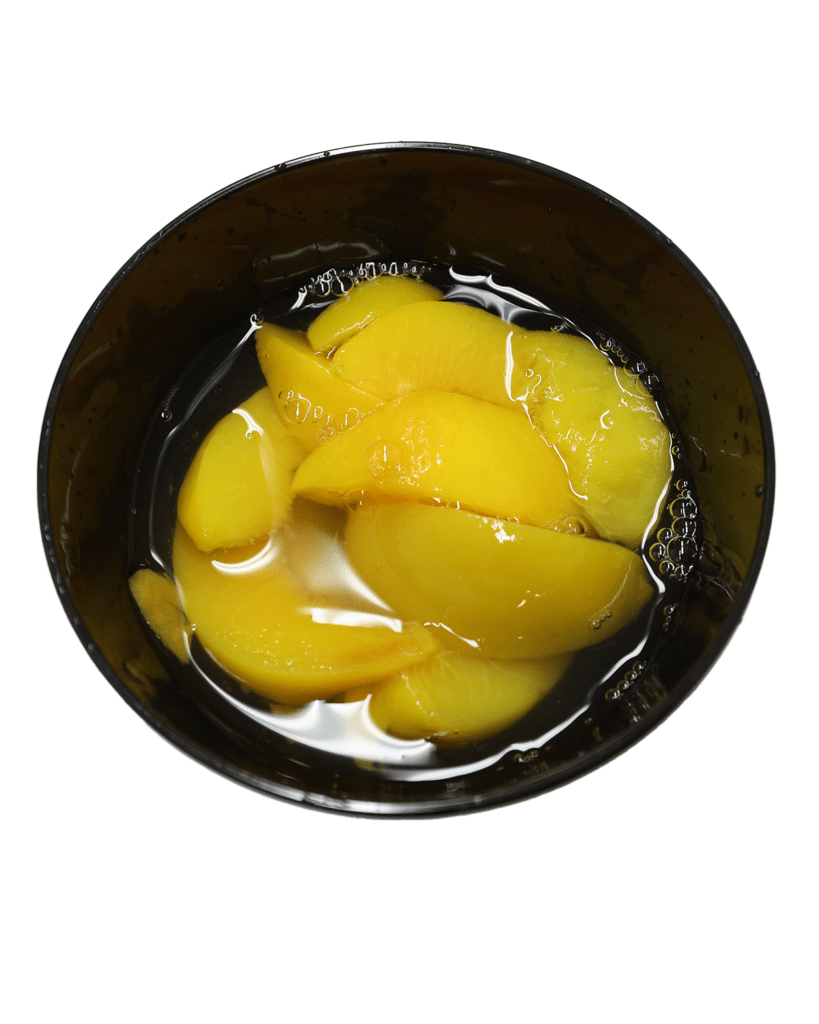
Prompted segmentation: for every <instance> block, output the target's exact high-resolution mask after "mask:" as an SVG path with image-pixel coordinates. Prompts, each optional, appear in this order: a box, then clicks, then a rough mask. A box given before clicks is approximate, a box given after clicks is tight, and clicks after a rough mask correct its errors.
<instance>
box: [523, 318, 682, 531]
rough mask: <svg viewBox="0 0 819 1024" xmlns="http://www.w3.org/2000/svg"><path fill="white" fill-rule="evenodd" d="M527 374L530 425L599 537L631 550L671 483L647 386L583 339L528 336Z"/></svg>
mask: <svg viewBox="0 0 819 1024" xmlns="http://www.w3.org/2000/svg"><path fill="white" fill-rule="evenodd" d="M515 355H516V358H517V359H518V360H519V361H520V362H521V363H522V364H525V365H526V366H527V367H529V368H530V370H531V374H530V376H529V378H528V380H529V382H530V391H529V394H528V396H527V398H526V399H525V400H526V402H527V405H528V408H529V413H530V415H531V417H532V420H533V421H534V422H536V423H537V424H538V426H539V427H540V429H541V430H542V431H543V433H544V435H545V436H546V438H547V439H548V440H549V441H550V442H552V443H553V444H554V445H555V447H556V448H557V450H558V451H559V452H560V454H561V456H562V457H563V459H564V461H565V463H566V468H567V470H568V473H569V479H570V480H571V484H572V489H573V490H574V492H575V493H576V494H577V495H578V500H579V501H580V504H581V506H582V507H583V509H584V511H585V514H586V515H587V516H588V518H589V519H590V520H591V522H592V523H593V524H594V526H595V528H596V529H597V531H598V533H599V534H600V536H601V537H605V538H606V539H607V540H614V541H617V542H619V543H621V544H625V545H626V546H627V547H632V548H636V547H637V546H638V545H639V544H640V543H641V542H642V539H643V536H644V535H645V533H646V531H647V530H648V529H649V528H650V526H651V525H652V524H653V523H654V521H655V519H656V517H657V515H658V514H659V512H660V510H661V503H662V500H663V498H664V497H665V494H666V491H667V490H668V485H669V483H670V482H671V471H672V459H671V436H670V434H669V431H668V428H667V427H666V425H665V423H664V422H663V420H662V418H661V416H660V413H659V410H658V408H657V404H656V402H655V401H654V399H653V398H652V396H651V395H650V394H649V392H648V390H647V389H646V387H645V386H644V385H643V383H642V382H641V381H640V379H639V378H638V377H636V376H635V375H634V374H632V373H629V372H628V371H627V370H625V369H624V368H623V367H622V366H615V365H613V364H612V363H611V362H610V361H609V359H608V357H607V356H606V355H605V353H603V352H601V351H599V350H598V349H596V348H595V347H594V345H592V344H591V342H589V341H587V340H586V339H585V338H578V337H575V336H574V335H570V334H561V333H558V332H554V331H540V332H532V333H531V334H529V335H527V337H526V339H525V340H523V341H520V342H519V343H518V344H517V346H516V348H515Z"/></svg>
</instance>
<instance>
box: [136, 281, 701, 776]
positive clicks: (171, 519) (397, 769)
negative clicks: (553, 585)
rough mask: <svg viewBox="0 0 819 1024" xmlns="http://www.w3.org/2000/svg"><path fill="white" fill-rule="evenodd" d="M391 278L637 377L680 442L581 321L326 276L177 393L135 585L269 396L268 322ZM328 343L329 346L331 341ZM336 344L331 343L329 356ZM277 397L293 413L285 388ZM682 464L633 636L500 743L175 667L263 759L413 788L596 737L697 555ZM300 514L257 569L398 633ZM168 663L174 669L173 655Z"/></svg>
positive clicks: (465, 290)
mask: <svg viewBox="0 0 819 1024" xmlns="http://www.w3.org/2000/svg"><path fill="white" fill-rule="evenodd" d="M383 273H386V274H390V273H393V274H394V275H401V274H405V275H407V276H409V277H413V276H415V277H422V278H423V280H424V282H425V283H428V284H429V285H430V286H433V287H435V288H438V289H440V290H441V291H442V292H443V293H444V296H445V299H446V300H447V301H450V302H457V303H462V304H466V305H469V306H474V307H475V308H476V309H479V310H480V309H482V310H486V311H488V312H491V313H493V314H495V315H497V316H499V317H502V318H503V320H505V321H508V322H509V323H512V324H514V325H515V326H518V327H521V328H524V329H525V330H527V331H541V330H546V331H558V332H562V333H566V334H571V335H579V336H581V337H585V338H587V339H588V340H589V342H590V343H591V344H593V345H594V346H595V347H597V348H599V349H601V350H603V351H605V352H607V353H609V356H610V359H611V361H612V364H613V366H614V367H615V368H617V367H626V368H627V369H628V370H630V371H632V372H634V373H638V374H639V375H640V379H641V380H642V381H643V382H644V384H645V385H646V387H647V388H648V389H649V390H650V391H651V393H652V394H653V395H654V397H655V399H656V400H657V401H658V404H659V406H660V409H661V410H662V412H663V416H664V418H665V419H666V422H667V423H668V424H669V426H670V427H671V429H672V430H673V424H671V423H670V421H669V418H668V414H667V411H666V410H665V409H664V407H663V402H662V396H661V394H660V393H659V390H658V380H657V377H656V375H655V374H653V373H652V372H651V371H650V369H649V368H648V367H646V366H645V365H644V364H642V363H640V361H639V360H638V359H636V358H635V357H633V356H631V355H630V354H629V353H628V352H627V350H626V349H625V348H624V347H623V346H622V345H621V344H620V343H619V342H618V341H617V340H616V339H614V338H612V337H611V336H610V335H608V334H607V333H606V332H604V331H602V330H600V329H599V328H598V327H597V326H596V325H595V324H592V323H590V322H589V321H587V320H585V319H584V318H582V317H580V316H578V315H577V314H572V315H568V311H563V310H561V311H559V312H558V311H557V310H555V309H554V308H553V307H550V306H548V305H547V304H546V303H545V302H543V301H541V300H540V299H537V298H534V297H532V296H530V295H526V294H524V293H523V292H522V291H520V290H519V289H516V288H515V287H513V286H511V285H509V284H506V283H503V282H498V281H497V280H495V279H494V278H493V277H492V276H487V275H484V274H480V273H470V272H462V271H458V270H456V269H454V268H448V267H422V266H421V265H420V264H411V265H407V266H405V267H399V266H397V265H395V264H393V265H392V266H386V265H380V266H376V265H373V264H369V265H366V266H362V267H356V268H349V269H348V270H346V271H345V270H340V271H336V270H334V271H328V272H326V273H325V274H322V275H320V276H319V277H318V278H316V279H314V280H312V281H310V282H308V284H307V285H305V287H303V288H302V289H301V290H300V291H299V292H298V294H297V295H296V296H295V298H294V299H292V300H283V301H280V302H278V303H274V304H271V305H270V306H269V307H267V308H265V309H264V310H262V311H259V312H258V313H257V314H254V315H253V316H252V317H251V316H249V318H248V321H247V322H246V323H245V324H244V325H242V326H240V327H239V328H237V330H236V332H234V334H233V335H231V336H229V337H225V338H222V339H218V340H217V341H216V342H215V343H213V344H212V345H211V346H210V347H209V348H208V349H206V350H205V351H204V352H203V355H202V357H201V358H200V359H199V360H198V361H197V363H196V364H195V365H193V366H191V367H190V368H189V370H188V371H187V372H186V374H185V375H184V376H183V377H182V378H181V379H180V380H179V381H178V382H177V383H176V385H175V387H174V388H173V389H172V390H171V392H170V394H169V396H168V398H167V399H166V401H165V402H164V403H163V404H162V407H161V409H160V410H159V411H158V413H157V417H156V421H155V424H154V429H153V430H152V432H151V434H150V436H149V437H148V439H147V441H146V445H145V449H144V452H143V457H142V459H141V462H140V467H139V471H138V473H137V476H136V482H135V490H134V503H133V506H132V507H133V508H134V509H136V510H137V515H135V516H134V520H133V523H132V530H131V536H130V551H131V560H132V570H133V571H134V572H136V571H137V570H141V569H150V570H153V571H155V572H158V573H163V574H167V575H169V576H171V575H172V574H173V536H174V526H175V522H176V513H177V502H178V499H179V492H180V488H181V485H182V481H183V479H184V478H185V474H186V472H187V471H188V468H189V466H190V464H191V462H192V460H193V459H194V457H195V456H196V454H197V452H198V450H199V447H200V445H201V443H202V441H203V439H204V438H205V437H206V436H207V434H208V432H209V431H210V430H211V429H212V428H213V427H214V426H215V424H216V423H217V422H218V421H219V420H220V419H221V418H222V417H224V416H226V415H227V414H228V413H230V412H231V411H232V410H233V409H235V408H236V407H237V406H239V405H241V404H242V403H243V402H246V401H247V400H248V399H249V398H250V397H251V396H252V395H253V394H254V393H256V392H257V390H258V389H260V388H262V387H264V384H265V381H264V377H263V375H262V373H261V370H260V368H259V365H258V361H257V359H256V352H255V333H256V328H257V326H258V324H259V322H260V321H261V320H262V319H264V320H267V321H270V322H274V323H277V324H282V325H284V326H285V327H288V328H291V329H292V330H299V331H301V330H305V329H306V328H307V327H309V326H310V324H311V323H313V322H314V321H315V320H316V318H317V315H318V314H319V313H320V312H321V310H322V309H324V308H326V307H327V306H329V305H330V304H331V303H332V302H333V301H334V300H335V298H336V297H337V296H338V295H340V294H343V293H344V292H346V291H347V290H348V289H349V287H350V286H351V284H352V282H353V281H355V280H356V279H357V278H362V277H367V276H369V277H374V276H376V275H378V274H383ZM327 337H330V338H331V337H332V335H331V332H328V333H327ZM329 343H330V342H324V340H322V344H325V346H326V344H329ZM341 351H344V350H343V349H342V350H341ZM279 397H280V398H281V400H282V401H283V402H284V404H285V406H288V403H287V398H288V391H287V388H286V386H285V387H284V388H283V395H280V396H279ZM290 412H291V415H292V419H293V421H294V422H296V423H299V422H304V421H305V420H306V419H307V417H308V415H309V412H310V410H308V409H305V408H304V404H303V402H301V404H300V400H299V398H298V396H297V395H295V394H294V395H293V396H292V408H290ZM284 418H285V419H286V417H284ZM349 425H351V424H348V423H336V424H326V425H323V426H322V430H325V431H326V432H327V433H326V434H325V435H324V436H322V437H318V436H317V437H316V439H315V440H316V444H317V445H318V446H320V445H321V444H322V443H323V442H325V441H326V440H327V439H328V437H332V436H333V431H341V432H343V431H344V429H345V428H347V427H348V426H349ZM604 425H605V424H604ZM308 441H309V439H308ZM371 454H372V455H373V460H372V464H373V466H374V471H375V472H376V473H377V472H378V471H379V470H380V463H379V455H381V461H382V462H385V464H396V463H397V462H400V459H397V458H396V457H394V456H395V453H394V452H391V451H390V452H386V453H380V452H374V453H371ZM672 454H673V465H672V468H671V470H672V485H671V490H670V492H669V494H668V496H667V498H666V501H665V502H664V507H663V508H662V509H659V510H658V513H659V518H658V521H657V522H655V523H654V524H653V526H652V529H651V531H650V534H649V535H648V536H647V537H645V538H641V543H640V546H639V557H640V558H641V560H642V562H643V564H644V565H645V568H646V571H647V575H648V579H649V580H650V581H651V586H652V588H653V593H652V595H651V599H650V600H649V601H648V603H647V606H646V607H645V608H644V610H643V611H642V612H641V613H640V615H639V616H638V617H637V618H636V619H635V621H634V622H632V623H630V624H629V625H627V626H625V628H623V629H622V630H620V631H619V632H618V633H616V634H615V635H614V636H612V637H611V638H610V639H607V640H605V641H604V642H603V643H600V644H598V645H597V646H595V647H592V648H589V649H588V650H584V651H581V652H580V653H579V654H578V655H577V656H575V658H574V660H573V662H572V663H571V666H570V668H569V669H568V671H567V672H566V673H565V675H564V676H563V677H562V678H561V679H560V680H559V682H558V683H557V685H556V686H554V687H553V688H552V689H551V690H550V691H549V693H548V694H547V696H546V697H545V698H544V699H543V700H542V701H541V703H540V704H538V706H537V707H536V708H535V710H534V711H532V712H530V713H529V714H528V715H526V716H525V717H524V718H522V719H521V720H520V721H518V722H517V723H515V724H514V725H512V726H510V727H509V728H507V729H505V730H503V731H502V732H500V733H498V734H497V735H495V736H491V737H489V738H486V739H483V740H481V741H478V742H476V743H474V744H471V745H470V746H468V747H465V748H463V749H457V750H447V749H439V748H437V747H436V746H435V745H433V744H432V743H430V742H428V741H426V740H401V739H396V738H394V737H391V736H388V735H386V734H385V733H383V732H382V731H381V730H380V729H378V728H377V726H376V725H375V724H374V723H373V721H372V719H371V717H370V714H369V706H370V703H371V698H369V697H366V698H364V699H360V700H348V702H338V703H333V702H326V701H314V702H312V703H310V704H308V705H307V706H306V707H302V708H297V709H293V708H288V707H283V706H281V705H275V704H271V703H270V701H269V700H266V699H265V698H264V697H262V696H260V695H259V694H257V693H251V692H249V691H248V690H247V689H246V688H245V687H243V686H242V685H241V684H239V683H237V681H236V680H235V679H234V678H233V677H232V676H231V675H229V674H228V673H227V672H225V671H224V669H223V668H222V667H221V666H220V665H219V664H217V663H216V662H215V661H214V660H213V658H211V657H210V656H209V655H208V654H207V653H206V652H205V650H204V649H203V647H202V645H201V644H200V643H199V642H198V641H197V639H196V638H195V637H194V638H193V640H192V641H191V642H190V643H189V652H190V656H191V660H190V663H189V664H188V665H183V664H180V663H177V664H176V665H175V666H174V672H175V674H176V675H177V676H178V677H180V678H181V679H183V681H184V682H185V685H186V686H187V688H188V689H189V691H190V693H191V695H192V696H193V697H194V698H195V699H196V700H197V701H198V702H199V703H200V705H201V706H202V707H203V708H204V709H205V710H206V711H207V713H208V714H210V715H211V717H213V718H214V719H215V720H216V721H218V722H219V723H220V724H221V725H223V727H225V728H228V729H229V730H230V731H232V732H233V733H234V734H235V735H238V736H239V737H240V738H242V739H244V740H245V741H246V742H248V743H249V744H251V745H252V746H255V747H257V748H258V747H262V748H264V747H268V746H272V747H275V748H277V749H279V748H281V745H282V743H283V742H284V743H287V742H288V741H289V742H290V744H291V746H292V741H295V743H296V745H297V746H296V747H295V748H294V749H302V750H303V751H304V753H303V754H302V755H300V756H302V757H309V756H310V755H309V752H308V751H307V750H305V749H304V748H311V749H312V750H314V751H321V752H323V753H325V754H328V755H330V757H331V758H333V757H339V758H345V759H350V758H352V759H353V760H355V762H356V763H357V765H358V766H359V767H360V768H366V769H368V770H372V771H376V772H380V773H381V774H382V775H384V776H385V777H389V778H398V779H404V780H407V781H410V780H414V779H441V778H448V777H453V776H457V775H461V774H464V773H465V772H468V771H472V770H477V769H479V768H482V767H484V766H486V765H488V764H491V763H493V762H494V761H496V760H498V759H499V758H503V757H508V756H517V757H519V756H527V755H526V752H527V751H530V750H532V749H533V748H538V747H541V746H543V745H544V744H548V743H549V742H550V741H552V740H553V739H554V738H555V737H560V736H562V735H565V736H568V735H569V734H570V733H571V727H572V726H573V725H574V724H576V723H578V722H579V721H581V720H582V721H583V722H585V723H586V724H587V725H591V724H592V718H593V717H594V713H595V710H594V709H595V707H598V706H600V705H601V703H605V702H606V701H613V700H618V699H620V698H621V696H622V695H623V693H624V692H625V691H626V690H628V688H629V686H630V685H631V684H632V683H633V682H635V681H636V680H637V679H640V678H645V677H647V676H650V663H651V655H652V652H653V651H654V650H656V647H657V644H658V643H659V642H661V639H662V635H663V631H664V629H667V628H668V624H669V622H670V619H671V617H672V616H673V613H674V608H675V607H676V605H677V603H678V601H679V598H680V594H681V592H682V589H683V588H684V586H685V582H686V579H687V577H688V575H689V573H690V571H691V566H692V563H693V559H694V556H695V554H696V551H697V544H698V531H699V520H698V512H697V504H696V498H695V496H694V494H693V493H692V491H691V490H690V488H689V486H688V485H687V483H686V478H687V474H686V473H685V464H684V458H683V453H682V451H681V450H680V449H679V447H678V446H676V445H675V446H674V448H673V449H672ZM301 500H302V499H297V500H296V503H295V504H294V505H293V507H292V509H291V512H290V515H289V517H288V519H287V520H286V521H285V522H284V524H283V527H282V529H281V530H280V531H279V533H278V534H277V535H276V536H277V541H276V543H275V544H268V545H266V548H267V550H265V549H264V548H262V549H261V553H260V552H259V551H257V552H254V553H253V557H255V558H258V557H262V558H263V559H267V563H268V564H269V565H271V566H273V567H274V568H275V564H276V559H277V558H279V559H282V558H284V561H286V564H287V566H288V571H295V572H296V574H297V575H298V577H299V579H300V580H301V581H302V584H304V582H305V581H306V583H307V586H308V587H309V589H310V591H311V593H312V592H316V593H320V594H321V595H322V602H321V604H320V606H317V607H315V608H313V609H311V618H312V620H313V621H314V622H317V623H321V622H324V623H333V622H335V623H336V624H341V623H346V624H348V625H349V624H359V625H368V626H372V625H375V624H379V625H383V626H384V628H386V629H390V628H395V626H394V623H395V621H396V620H395V615H394V611H393V609H392V608H390V607H389V606H387V605H386V604H385V602H384V601H383V599H382V598H380V597H379V596H378V595H377V594H375V593H374V592H373V591H372V590H371V589H370V588H369V587H368V586H367V585H366V584H365V583H364V582H363V581H362V580H361V578H360V577H359V575H358V574H357V573H356V572H355V570H354V569H353V568H352V566H351V565H350V563H349V560H348V558H347V555H346V553H345V548H344V545H343V544H342V543H341V535H342V529H343V517H344V515H345V512H346V510H345V509H344V508H343V507H342V508H341V509H339V510H338V511H336V510H334V509H326V510H325V511H326V513H327V514H328V515H330V516H331V517H332V515H333V514H336V515H337V516H338V522H337V525H336V527H335V528H333V524H332V522H331V523H330V525H329V528H328V524H327V522H326V521H325V522H324V523H322V524H317V525H316V528H315V529H311V528H310V524H309V522H308V525H307V527H305V522H306V521H307V520H308V519H309V513H306V511H305V506H304V505H300V504H299V502H300V501H301ZM350 502H351V504H350V507H352V508H355V507H356V501H355V495H352V496H351V498H350ZM631 546H632V547H634V546H636V545H634V544H632V545H631ZM391 623H392V626H391ZM157 643H158V641H157ZM164 656H165V657H166V658H167V652H164ZM341 689H343V688H342V687H339V691H340V690H341ZM352 696H354V694H353V695H352Z"/></svg>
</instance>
